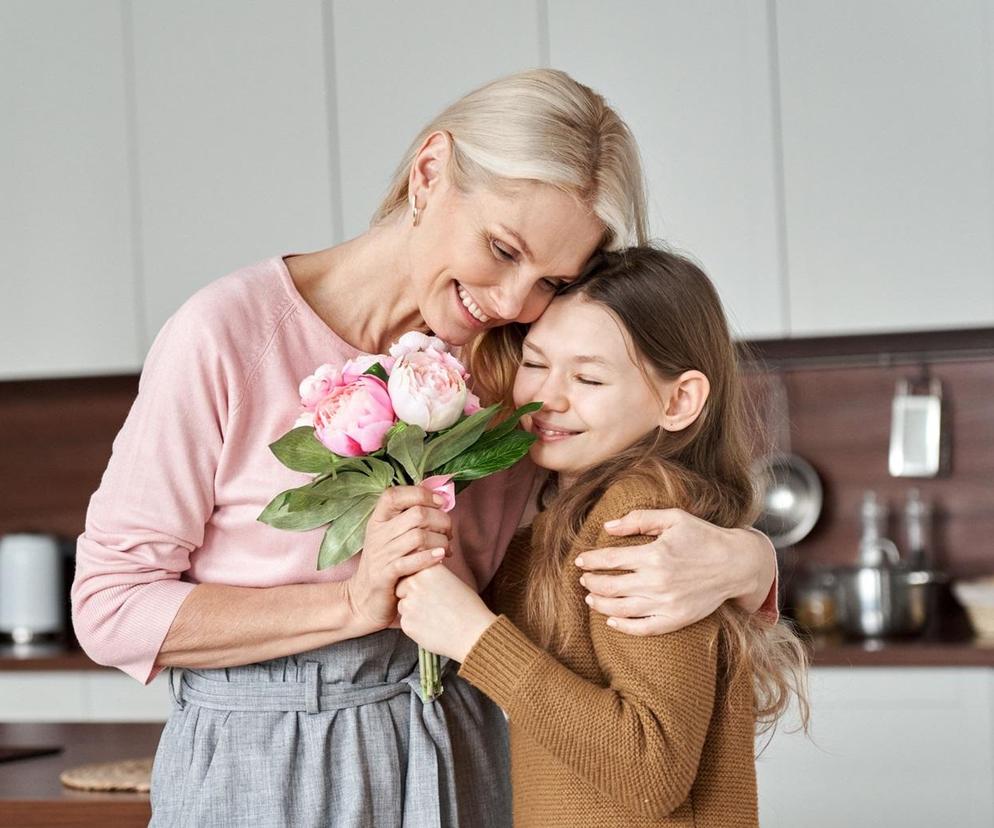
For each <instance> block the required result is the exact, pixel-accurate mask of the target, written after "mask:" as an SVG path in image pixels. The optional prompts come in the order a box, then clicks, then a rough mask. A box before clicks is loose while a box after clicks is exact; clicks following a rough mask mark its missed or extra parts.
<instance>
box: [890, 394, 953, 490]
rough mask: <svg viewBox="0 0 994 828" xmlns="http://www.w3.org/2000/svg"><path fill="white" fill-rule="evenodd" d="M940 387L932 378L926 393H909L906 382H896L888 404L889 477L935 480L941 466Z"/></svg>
mask: <svg viewBox="0 0 994 828" xmlns="http://www.w3.org/2000/svg"><path fill="white" fill-rule="evenodd" d="M941 426H942V383H941V382H940V381H939V380H938V379H937V378H936V377H932V378H931V379H929V380H928V393H927V394H916V393H913V389H912V385H911V383H910V382H909V381H908V380H906V379H900V380H898V381H897V390H896V393H895V395H894V401H893V402H892V403H891V427H890V453H889V456H888V467H889V469H890V474H891V477H935V476H936V475H937V474H938V473H939V467H940V465H941V463H940V458H941V453H940V449H941V443H942V430H941Z"/></svg>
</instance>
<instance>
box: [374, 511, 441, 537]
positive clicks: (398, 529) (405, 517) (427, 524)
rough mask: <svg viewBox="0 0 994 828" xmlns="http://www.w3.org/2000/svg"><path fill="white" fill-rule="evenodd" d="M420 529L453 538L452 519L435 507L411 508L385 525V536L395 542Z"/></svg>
mask: <svg viewBox="0 0 994 828" xmlns="http://www.w3.org/2000/svg"><path fill="white" fill-rule="evenodd" d="M418 528H421V529H428V530H429V531H432V532H437V533H438V534H440V535H446V536H447V537H452V518H450V517H449V516H448V515H447V514H446V513H445V512H443V511H442V510H441V509H436V508H435V507H433V506H411V507H410V508H409V509H405V510H404V511H403V512H401V513H400V514H399V515H397V516H396V517H394V518H391V519H390V520H389V521H387V522H386V523H385V524H384V525H383V533H384V535H383V536H384V537H385V538H389V540H393V539H394V538H399V537H400V536H401V535H402V534H404V532H407V531H409V530H411V529H418Z"/></svg>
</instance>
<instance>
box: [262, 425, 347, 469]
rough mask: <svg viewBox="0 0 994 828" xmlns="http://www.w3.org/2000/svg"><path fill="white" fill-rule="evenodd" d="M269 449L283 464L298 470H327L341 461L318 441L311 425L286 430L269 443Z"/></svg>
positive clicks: (337, 465) (338, 465)
mask: <svg viewBox="0 0 994 828" xmlns="http://www.w3.org/2000/svg"><path fill="white" fill-rule="evenodd" d="M269 449H270V451H272V453H273V454H275V455H276V459H277V460H279V461H280V462H281V463H282V464H283V465H284V466H286V467H287V468H288V469H293V470H294V471H298V472H308V473H310V474H314V473H316V472H317V473H320V472H329V471H333V470H335V469H336V468H337V467H340V464H341V463H342V459H341V458H339V457H338V455H336V454H334V453H332V452H331V451H329V450H328V449H327V448H326V447H325V446H324V445H322V444H321V443H320V442H319V441H318V439H317V437H315V436H314V429H313V428H311V426H300V427H299V428H295V429H292V430H291V431H288V432H287V433H286V434H284V435H283V436H282V437H280V439H279V440H277V441H276V442H275V443H271V444H270V446H269Z"/></svg>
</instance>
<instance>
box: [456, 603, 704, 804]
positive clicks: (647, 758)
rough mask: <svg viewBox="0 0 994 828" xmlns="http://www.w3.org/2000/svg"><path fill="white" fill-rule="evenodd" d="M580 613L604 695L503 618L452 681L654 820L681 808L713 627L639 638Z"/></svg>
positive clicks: (695, 758)
mask: <svg viewBox="0 0 994 828" xmlns="http://www.w3.org/2000/svg"><path fill="white" fill-rule="evenodd" d="M589 615H590V632H591V637H592V639H593V643H594V648H595V653H596V657H597V661H598V663H599V666H600V668H601V670H602V672H603V673H604V674H605V675H606V676H608V677H609V680H610V683H609V685H608V686H607V687H602V686H600V685H599V684H596V683H593V682H590V681H587V680H586V679H584V678H582V677H580V676H579V675H577V674H576V673H574V672H573V671H572V670H570V669H568V668H567V667H565V666H564V665H563V664H561V663H560V662H559V661H557V660H556V659H555V658H554V657H553V656H551V655H549V654H548V653H547V652H545V651H544V650H542V649H541V648H539V647H538V646H537V645H535V644H534V643H532V642H531V640H530V639H528V638H527V637H526V636H525V635H524V633H522V632H521V631H520V630H519V629H518V628H517V627H515V626H514V624H512V623H511V622H510V621H509V620H508V619H507V618H506V616H503V615H502V616H500V617H499V618H498V619H497V620H496V621H494V622H493V623H492V624H491V625H490V626H489V627H488V628H487V629H486V631H485V632H484V633H483V635H481V636H480V637H479V639H478V640H477V642H476V644H475V645H474V646H473V648H472V649H471V650H470V651H469V653H468V654H467V655H466V656H465V658H464V661H463V664H462V668H461V669H460V671H459V674H460V675H461V676H462V677H464V678H465V679H467V680H468V681H470V682H471V683H472V684H474V685H476V686H477V687H478V688H479V689H480V690H482V691H483V692H485V693H486V694H487V695H488V696H490V698H492V699H493V700H494V701H495V702H496V703H497V704H499V705H500V706H501V707H503V708H504V709H505V710H506V711H507V714H508V717H509V719H510V721H511V723H512V725H513V726H514V727H516V728H520V730H521V731H522V732H524V733H527V734H528V737H529V738H532V739H535V740H536V741H538V742H539V743H540V744H541V745H542V746H543V747H544V748H545V749H546V750H548V751H549V752H550V753H552V754H553V755H554V756H556V758H557V759H559V761H560V762H563V763H564V764H566V765H568V766H569V767H570V768H571V770H573V772H574V773H576V774H577V775H578V776H580V777H581V778H583V779H584V780H586V781H587V782H588V783H589V784H590V785H592V786H593V787H595V788H596V789H597V790H598V791H600V792H601V793H602V794H603V795H605V796H607V797H610V798H611V799H613V800H614V801H616V802H617V803H618V804H619V805H620V806H622V807H623V808H625V809H626V810H628V811H631V812H632V813H637V814H639V815H641V816H643V817H647V818H649V819H663V818H664V817H665V816H667V815H668V814H670V813H672V812H673V811H674V810H676V809H677V808H678V807H679V806H680V805H681V804H682V803H683V802H685V801H686V799H687V797H688V796H689V794H690V789H691V787H692V786H693V783H694V780H695V779H696V777H697V769H698V763H699V761H700V757H701V752H702V750H703V747H704V741H705V738H706V736H707V732H708V728H709V725H710V721H711V714H712V709H713V706H714V699H715V677H716V671H717V646H716V642H715V636H716V635H717V630H718V624H717V620H716V619H715V618H714V617H713V616H712V617H709V618H706V619H704V620H702V621H699V622H697V623H696V624H693V625H691V626H689V627H686V628H684V629H682V630H680V631H678V632H676V633H670V634H668V635H664V636H659V637H654V638H647V637H635V636H630V635H626V634H624V633H620V632H617V631H616V630H613V629H611V628H610V627H608V626H607V623H606V621H607V619H606V618H605V617H604V616H603V615H601V614H600V613H597V612H594V611H590V614H589Z"/></svg>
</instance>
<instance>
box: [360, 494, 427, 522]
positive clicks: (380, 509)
mask: <svg viewBox="0 0 994 828" xmlns="http://www.w3.org/2000/svg"><path fill="white" fill-rule="evenodd" d="M436 497H437V498H438V500H435V498H436ZM443 502H444V498H442V497H441V496H440V495H435V494H432V493H431V492H430V491H428V490H427V489H425V488H422V487H421V486H391V487H390V488H388V489H386V490H385V491H384V492H383V494H381V495H380V498H379V500H377V501H376V508H375V509H373V514H372V515H371V519H372V520H375V521H377V522H379V523H386V522H387V521H388V520H390V519H392V518H395V517H397V515H399V514H400V513H401V512H403V511H404V510H405V509H410V508H411V507H412V506H426V507H436V506H441V505H442V503H443Z"/></svg>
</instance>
